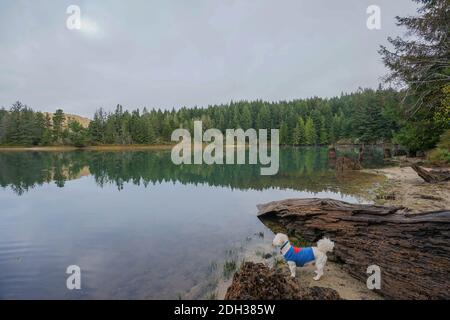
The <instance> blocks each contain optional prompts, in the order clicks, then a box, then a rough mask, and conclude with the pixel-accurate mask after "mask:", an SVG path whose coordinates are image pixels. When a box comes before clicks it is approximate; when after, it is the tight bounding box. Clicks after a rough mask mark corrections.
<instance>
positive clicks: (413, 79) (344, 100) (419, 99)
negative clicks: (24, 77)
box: [0, 0, 450, 160]
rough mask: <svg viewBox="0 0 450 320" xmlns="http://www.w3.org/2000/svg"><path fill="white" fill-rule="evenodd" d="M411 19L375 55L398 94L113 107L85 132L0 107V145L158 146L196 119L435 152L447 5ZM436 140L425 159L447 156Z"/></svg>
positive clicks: (448, 116)
mask: <svg viewBox="0 0 450 320" xmlns="http://www.w3.org/2000/svg"><path fill="white" fill-rule="evenodd" d="M416 2H418V3H419V4H420V5H421V6H420V8H419V9H418V14H419V15H418V16H416V17H406V18H400V17H397V20H398V24H399V25H400V26H403V27H406V29H407V31H408V33H407V37H405V38H404V39H403V38H400V37H397V38H395V39H392V38H389V39H388V40H389V42H390V43H391V45H392V47H393V49H389V48H387V47H384V46H382V47H381V49H380V54H381V56H382V58H383V61H384V63H385V65H386V66H387V67H388V68H389V69H390V71H391V73H390V74H389V75H388V76H387V81H388V82H391V83H394V84H400V85H401V86H400V87H401V89H400V90H394V89H392V88H389V89H383V88H381V86H380V87H379V88H378V89H377V90H372V89H359V90H358V91H357V92H354V93H351V94H341V95H340V96H339V97H334V98H330V99H322V98H318V97H314V98H310V99H300V100H293V101H278V102H267V101H262V100H257V101H245V100H243V101H238V102H233V101H231V102H230V103H228V104H221V105H213V106H208V107H205V108H197V107H194V108H186V107H183V108H181V109H179V110H177V111H175V110H171V111H168V110H165V111H162V110H160V109H152V110H147V109H146V108H144V109H143V110H140V109H136V110H133V111H131V112H130V111H126V110H124V109H123V107H122V106H121V105H118V106H117V107H116V109H115V111H114V112H105V111H104V110H103V109H99V110H97V111H96V112H95V114H94V117H93V120H92V121H91V123H90V124H89V127H88V128H83V127H82V126H81V125H80V124H77V123H76V122H75V123H69V124H67V125H66V126H64V113H63V111H62V110H57V111H56V112H55V114H54V115H53V117H52V119H50V117H49V116H48V115H47V116H46V115H44V114H43V113H41V112H34V111H33V110H32V109H30V108H29V107H27V106H25V105H23V104H21V103H20V102H16V103H15V104H14V105H13V106H12V107H11V108H10V109H9V110H6V109H4V108H3V109H0V144H1V145H17V146H47V145H74V146H77V147H83V146H86V145H103V144H119V145H122V144H165V143H170V142H171V133H172V132H173V130H175V129H176V128H185V129H188V130H190V131H191V132H192V131H193V123H194V121H195V120H201V121H203V128H204V129H208V128H218V129H220V130H222V131H224V130H225V129H233V128H242V129H244V130H247V129H249V128H254V129H279V130H280V140H281V141H280V143H281V144H282V145H310V146H314V145H327V144H332V143H336V142H338V141H339V140H345V141H351V142H353V143H364V144H370V143H380V142H387V141H393V142H396V143H399V144H401V145H403V146H404V147H406V148H407V149H408V150H409V151H410V154H415V153H416V152H418V151H425V150H430V149H432V148H434V147H436V145H437V143H438V142H439V137H441V139H448V134H447V135H442V134H443V133H444V131H445V130H448V129H450V85H449V80H450V62H449V61H450V59H449V58H450V53H449V46H448V16H449V10H450V9H449V6H448V0H416ZM445 145H446V141H442V140H441V144H440V147H439V149H438V150H436V151H434V152H433V153H432V155H431V157H432V158H437V159H444V160H445V159H448V153H449V152H450V150H449V149H448V147H447V148H446V147H442V146H445Z"/></svg>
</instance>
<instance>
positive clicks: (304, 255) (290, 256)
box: [284, 246, 315, 267]
mask: <svg viewBox="0 0 450 320" xmlns="http://www.w3.org/2000/svg"><path fill="white" fill-rule="evenodd" d="M284 259H286V261H293V262H295V264H296V265H297V266H299V267H303V266H304V265H305V264H307V263H308V262H311V261H314V259H315V257H314V252H313V249H312V248H311V247H308V248H296V247H293V246H291V247H290V248H289V250H288V251H287V252H286V253H285V254H284Z"/></svg>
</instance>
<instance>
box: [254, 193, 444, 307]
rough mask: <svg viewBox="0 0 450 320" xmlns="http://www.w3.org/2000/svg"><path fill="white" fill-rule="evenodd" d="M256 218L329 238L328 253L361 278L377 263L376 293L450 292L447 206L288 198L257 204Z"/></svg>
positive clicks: (423, 295)
mask: <svg viewBox="0 0 450 320" xmlns="http://www.w3.org/2000/svg"><path fill="white" fill-rule="evenodd" d="M258 209H259V214H258V216H259V218H260V219H261V221H262V222H263V223H265V224H266V225H268V226H269V227H271V228H275V226H276V227H282V228H281V230H284V231H285V232H287V234H288V235H289V236H291V237H295V238H297V239H301V240H305V241H308V242H311V243H313V242H316V241H317V240H319V239H320V238H321V237H322V236H328V237H330V238H331V239H332V240H333V241H335V250H334V253H333V255H331V256H330V258H331V259H333V260H334V261H336V262H338V263H342V265H343V268H344V269H345V270H346V271H347V272H349V274H351V275H352V276H354V277H355V278H357V279H359V280H361V281H364V282H366V281H367V278H368V276H369V274H367V268H368V266H370V265H377V266H379V267H380V269H381V289H380V290H377V291H378V292H379V293H380V294H382V295H384V296H386V297H388V298H392V299H449V298H450V211H439V212H429V213H423V214H415V215H407V214H404V213H403V210H402V208H400V207H384V206H378V205H363V204H350V203H346V202H342V201H337V200H332V199H289V200H283V201H277V202H271V203H267V204H264V205H259V206H258Z"/></svg>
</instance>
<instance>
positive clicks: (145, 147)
mask: <svg viewBox="0 0 450 320" xmlns="http://www.w3.org/2000/svg"><path fill="white" fill-rule="evenodd" d="M173 146H174V145H171V144H155V145H100V146H88V147H83V148H80V147H73V146H47V147H13V146H11V147H8V146H0V152H27V151H37V152H67V151H133V150H169V149H171V148H172V147H173Z"/></svg>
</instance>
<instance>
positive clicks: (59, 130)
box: [53, 109, 65, 144]
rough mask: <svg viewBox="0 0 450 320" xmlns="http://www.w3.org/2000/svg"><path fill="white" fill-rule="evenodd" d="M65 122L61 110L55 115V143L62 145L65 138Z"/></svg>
mask: <svg viewBox="0 0 450 320" xmlns="http://www.w3.org/2000/svg"><path fill="white" fill-rule="evenodd" d="M64 120H65V116H64V112H63V111H62V110H61V109H58V110H56V112H55V113H54V114H53V141H54V142H56V143H58V144H61V143H62V142H63V141H62V138H63V123H64Z"/></svg>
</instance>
